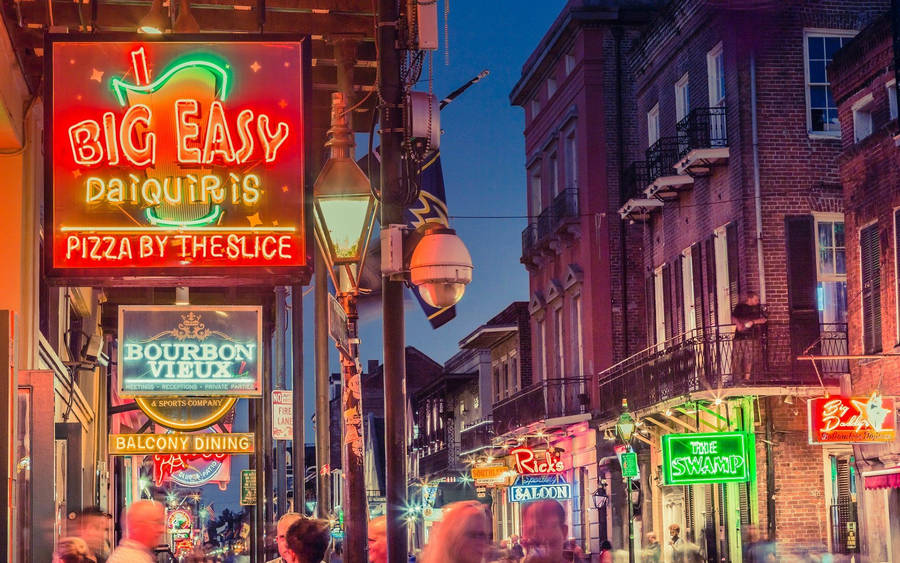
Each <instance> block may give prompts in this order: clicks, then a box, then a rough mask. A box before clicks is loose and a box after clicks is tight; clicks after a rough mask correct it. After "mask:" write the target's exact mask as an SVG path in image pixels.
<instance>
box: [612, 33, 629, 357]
mask: <svg viewBox="0 0 900 563" xmlns="http://www.w3.org/2000/svg"><path fill="white" fill-rule="evenodd" d="M612 34H613V37H614V38H615V40H616V139H617V145H618V147H619V150H618V156H619V166H618V169H619V184H621V182H622V171H623V170H625V124H624V123H623V121H622V120H623V118H624V111H623V110H622V99H623V95H622V89H623V88H624V84H623V80H622V34H623V30H622V28H621V27H619V26H616V27H614V28H612ZM621 192H622V186H621V185H619V193H620V194H621ZM620 203H621V202H620ZM626 230H627V228H626V226H625V220H624V219H622V218H621V217H620V218H619V256H621V258H620V261H619V267H620V268H621V276H622V277H621V284H622V332H623V334H624V336H625V338H624V344H625V348H624V350H625V354H624V356H623V357H624V358H627V357H628V278H627V276H628V266H627V261H626V253H625V252H626V244H625V236H626ZM614 361H615V360H614Z"/></svg>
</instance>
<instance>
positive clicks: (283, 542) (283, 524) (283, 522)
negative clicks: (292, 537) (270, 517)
mask: <svg viewBox="0 0 900 563" xmlns="http://www.w3.org/2000/svg"><path fill="white" fill-rule="evenodd" d="M301 518H303V516H301V515H300V514H299V513H297V512H286V513H284V514H283V515H282V516H281V518H279V519H278V524H276V525H275V542H276V543H277V544H278V557H276V558H275V559H272V560H271V561H269V563H283V562H284V561H287V559H286V557H285V555H284V554H285V552H286V551H287V531H288V529H289V528H290V527H291V524H293V523H294V522H296V521H297V520H299V519H301Z"/></svg>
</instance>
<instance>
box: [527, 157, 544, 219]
mask: <svg viewBox="0 0 900 563" xmlns="http://www.w3.org/2000/svg"><path fill="white" fill-rule="evenodd" d="M528 191H529V192H531V215H532V216H534V217H537V216H538V215H539V214H540V213H541V211H543V210H544V208H543V207H541V203H542V202H541V163H540V161H538V162H536V163H534V164H532V165H531V168H529V169H528Z"/></svg>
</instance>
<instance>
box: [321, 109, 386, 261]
mask: <svg viewBox="0 0 900 563" xmlns="http://www.w3.org/2000/svg"><path fill="white" fill-rule="evenodd" d="M345 106H346V103H345V101H344V95H343V94H342V93H340V92H335V93H333V94H332V95H331V129H330V130H329V132H328V133H329V134H330V135H331V138H330V139H329V140H328V142H327V143H325V146H327V147H331V157H330V158H329V159H328V162H326V163H325V166H324V167H323V168H322V171H321V172H320V173H319V177H318V178H316V183H315V185H314V187H313V203H314V207H315V215H316V240H317V241H318V242H319V248H320V249H321V250H322V255H323V256H325V257H326V259H327V261H328V262H329V266H340V265H350V264H361V262H362V260H363V258H364V256H365V252H366V249H367V246H368V241H369V235H370V234H371V232H372V225H373V223H374V219H375V197H374V196H373V195H372V188H371V184H370V182H369V178H368V177H367V176H366V174H365V173H364V172H363V171H362V170H361V169H360V167H359V165H357V164H356V161H355V160H353V157H352V155H351V154H350V152H351V150H352V148H353V137H352V136H351V133H350V127H349V126H348V125H347V117H346V115H345V114H346V107H345Z"/></svg>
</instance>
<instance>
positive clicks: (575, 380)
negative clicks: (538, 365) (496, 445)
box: [493, 377, 590, 436]
mask: <svg viewBox="0 0 900 563" xmlns="http://www.w3.org/2000/svg"><path fill="white" fill-rule="evenodd" d="M588 382H589V379H588V378H586V377H567V378H563V379H548V380H541V381H538V382H537V383H534V384H532V385H530V386H529V387H526V388H525V389H523V390H522V391H520V392H519V393H516V394H515V395H513V396H512V397H509V398H507V399H504V400H502V401H499V402H497V403H495V404H494V408H493V419H494V433H495V434H496V435H497V436H501V435H503V434H505V433H507V432H510V431H512V430H515V429H516V428H519V427H522V426H527V425H528V424H531V423H532V422H537V421H539V420H545V419H548V418H559V417H563V416H571V415H576V414H584V413H586V412H588V411H589V406H590V405H589V403H590V401H589V399H588V393H589V384H588Z"/></svg>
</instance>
